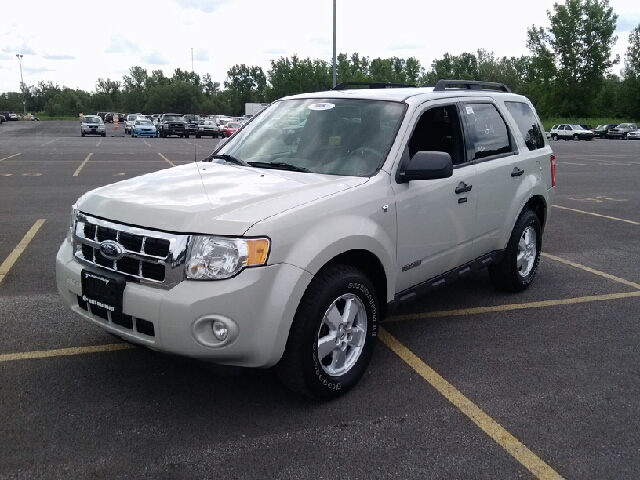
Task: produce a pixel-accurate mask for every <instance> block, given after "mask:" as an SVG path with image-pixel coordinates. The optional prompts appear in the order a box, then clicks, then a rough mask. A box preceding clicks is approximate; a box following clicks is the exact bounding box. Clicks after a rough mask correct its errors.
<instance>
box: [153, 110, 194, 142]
mask: <svg viewBox="0 0 640 480" xmlns="http://www.w3.org/2000/svg"><path fill="white" fill-rule="evenodd" d="M158 134H159V135H160V136H161V137H163V138H167V137H168V136H170V135H177V136H179V137H184V138H189V124H188V123H187V121H186V120H185V119H184V117H183V116H182V115H180V114H179V113H165V114H164V115H162V116H161V117H160V119H159V120H158Z"/></svg>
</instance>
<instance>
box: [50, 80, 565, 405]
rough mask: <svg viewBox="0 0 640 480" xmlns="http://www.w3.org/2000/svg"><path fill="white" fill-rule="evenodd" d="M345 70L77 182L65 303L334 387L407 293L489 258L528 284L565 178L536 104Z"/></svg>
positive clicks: (164, 346) (294, 383)
mask: <svg viewBox="0 0 640 480" xmlns="http://www.w3.org/2000/svg"><path fill="white" fill-rule="evenodd" d="M344 87H345V86H344V85H341V86H339V87H338V89H334V90H332V91H327V92H319V93H308V94H302V95H296V96H292V97H286V98H283V99H281V100H279V101H276V102H274V103H273V104H271V105H270V106H269V107H267V108H266V109H265V110H263V111H262V112H261V113H260V114H259V115H256V116H255V117H254V118H253V119H252V120H251V121H250V122H249V123H247V124H245V125H244V126H243V127H242V128H241V129H240V130H238V132H237V133H236V134H235V135H234V136H233V137H231V139H229V140H228V141H226V142H225V143H223V144H219V145H218V146H217V147H216V149H215V150H214V152H213V153H212V154H211V155H209V156H208V157H207V158H206V159H204V160H202V161H199V162H195V163H192V164H188V165H181V166H177V167H174V168H172V169H170V170H162V171H158V172H155V173H151V174H147V175H144V176H142V177H138V178H135V179H131V180H125V181H121V182H118V183H116V184H114V185H109V186H105V187H102V188H99V189H96V190H93V191H91V192H89V193H87V194H85V195H83V196H82V197H81V198H80V199H79V200H78V202H77V203H76V204H75V205H74V206H73V209H72V216H71V223H70V228H69V231H68V235H67V238H66V239H65V240H64V242H63V243H62V245H61V247H60V250H59V251H58V255H57V282H58V289H59V291H60V294H61V296H62V298H63V300H64V302H65V303H66V304H67V305H68V306H69V307H70V308H71V309H72V310H73V311H74V312H76V313H77V314H79V315H81V316H83V317H84V318H86V319H87V320H88V321H90V322H92V323H94V324H96V325H98V326H100V327H101V328H103V329H104V330H107V331H108V332H110V333H113V334H115V335H118V336H120V337H122V338H123V339H125V340H127V341H129V342H133V343H137V344H141V345H145V346H148V347H149V348H152V349H154V350H160V351H166V352H171V353H175V354H180V355H186V356H190V357H194V358H199V359H203V360H207V361H211V362H217V363H222V364H229V365H239V366H246V367H271V366H275V367H276V371H277V372H278V375H279V377H280V379H281V380H282V382H284V383H285V384H286V385H288V386H289V387H290V388H292V389H293V390H294V391H296V392H298V393H301V394H303V395H307V396H311V397H316V398H324V399H327V398H333V397H336V396H338V395H340V394H342V393H344V392H346V391H347V390H349V389H350V388H351V387H353V386H354V385H355V384H356V382H357V381H358V380H359V378H360V377H361V376H362V375H363V373H364V371H365V369H366V367H367V364H368V363H369V360H370V358H371V355H372V353H373V348H374V345H375V341H376V337H377V335H378V329H379V323H380V321H381V320H382V319H383V318H384V317H385V315H388V314H389V313H390V312H392V311H393V310H394V308H396V307H397V306H399V305H405V304H407V303H408V302H410V301H412V300H414V299H415V298H416V297H418V296H420V295H423V294H426V293H429V292H432V291H435V290H437V289H439V288H443V287H444V286H446V285H448V284H449V283H451V282H453V281H455V280H457V279H459V278H464V277H466V276H467V275H469V274H470V273H472V272H474V271H476V270H479V269H482V268H485V267H488V268H489V276H490V278H491V281H492V282H493V283H494V284H495V285H496V286H497V287H498V288H500V289H504V290H507V291H510V292H519V291H522V290H524V289H525V288H527V287H528V286H529V285H530V284H531V282H532V281H533V279H534V277H535V274H536V271H537V268H538V263H539V261H540V247H541V245H542V234H543V231H544V227H545V224H546V223H547V219H548V214H549V205H550V197H551V194H552V191H553V187H554V185H555V158H554V156H553V154H552V151H551V148H550V147H549V146H548V145H547V143H546V141H545V138H544V131H543V129H542V127H541V123H540V120H539V119H538V117H537V115H536V113H535V110H534V108H533V106H532V105H531V103H530V102H529V101H528V100H527V99H526V98H525V97H523V96H520V95H516V94H513V93H511V92H510V91H509V90H508V88H506V87H505V86H504V85H500V84H489V83H481V82H468V81H440V82H438V83H437V84H436V86H435V87H430V88H410V87H406V88H377V89H375V88H374V89H355V90H349V89H345V88H344ZM283 125H284V126H286V128H285V127H282V126H283ZM293 126H295V128H294V127H293Z"/></svg>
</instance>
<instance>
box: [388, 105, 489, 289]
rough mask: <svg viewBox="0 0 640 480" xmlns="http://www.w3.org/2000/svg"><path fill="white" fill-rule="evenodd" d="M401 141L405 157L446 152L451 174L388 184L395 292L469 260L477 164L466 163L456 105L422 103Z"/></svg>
mask: <svg viewBox="0 0 640 480" xmlns="http://www.w3.org/2000/svg"><path fill="white" fill-rule="evenodd" d="M414 122H415V123H414V125H415V127H414V129H413V131H412V132H411V134H410V135H408V138H407V139H405V141H406V146H405V154H404V157H406V161H410V160H409V159H410V158H411V157H413V155H414V154H415V153H416V152H418V151H441V152H447V153H449V155H451V158H452V160H453V163H454V169H453V176H452V177H450V178H445V179H437V180H414V181H410V182H408V183H402V184H397V183H395V182H394V183H393V189H394V192H395V198H396V211H397V219H398V242H397V258H398V263H397V265H398V267H397V268H398V272H397V279H398V280H397V284H396V291H397V292H399V291H402V290H405V289H407V288H410V287H412V286H414V285H417V284H419V283H421V282H424V281H425V280H428V279H430V278H433V277H435V276H437V275H439V274H441V273H444V272H446V271H448V270H451V269H453V268H455V267H458V266H460V265H462V264H464V263H466V262H468V261H470V260H471V255H472V249H471V245H472V241H473V235H474V229H475V215H476V202H477V195H476V190H475V189H474V184H475V179H476V167H475V166H474V165H472V164H470V163H468V162H467V161H466V158H467V157H466V150H465V146H464V137H463V134H462V125H461V121H460V114H459V111H458V107H457V105H456V104H455V103H451V102H449V103H441V104H438V103H435V102H429V103H428V104H425V107H424V108H423V109H422V110H419V111H417V113H416V116H415V117H414Z"/></svg>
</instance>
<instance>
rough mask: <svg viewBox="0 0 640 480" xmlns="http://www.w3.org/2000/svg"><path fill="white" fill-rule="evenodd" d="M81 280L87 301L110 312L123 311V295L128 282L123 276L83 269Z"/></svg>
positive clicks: (84, 297)
mask: <svg viewBox="0 0 640 480" xmlns="http://www.w3.org/2000/svg"><path fill="white" fill-rule="evenodd" d="M81 280H82V299H83V300H84V301H85V302H87V303H88V304H90V305H95V306H97V307H100V308H104V309H106V310H109V311H110V312H115V313H120V312H122V297H123V294H124V287H125V285H126V283H127V282H126V280H125V278H124V277H123V276H121V275H115V274H110V273H106V272H102V271H95V270H92V269H83V270H82V274H81Z"/></svg>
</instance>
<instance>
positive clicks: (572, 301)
mask: <svg viewBox="0 0 640 480" xmlns="http://www.w3.org/2000/svg"><path fill="white" fill-rule="evenodd" d="M629 283H631V282H629ZM630 297H640V291H638V292H626V293H609V294H606V295H590V296H585V297H574V298H561V299H559V300H541V301H539V302H529V303H510V304H506V305H496V306H494V307H473V308H461V309H459V310H438V311H435V312H424V313H412V314H407V315H394V316H392V317H388V318H386V319H385V320H384V322H385V323H387V322H404V321H407V320H423V319H427V318H443V317H458V316H462V315H476V314H479V313H495V312H508V311H511V310H525V309H527V308H544V307H555V306H559V305H576V304H579V303H589V302H605V301H609V300H619V299H621V298H630Z"/></svg>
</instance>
